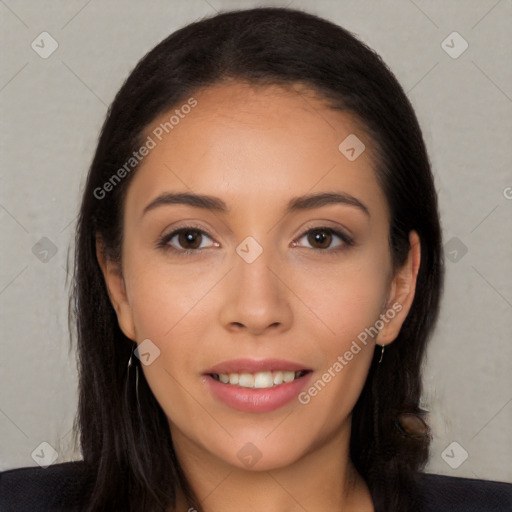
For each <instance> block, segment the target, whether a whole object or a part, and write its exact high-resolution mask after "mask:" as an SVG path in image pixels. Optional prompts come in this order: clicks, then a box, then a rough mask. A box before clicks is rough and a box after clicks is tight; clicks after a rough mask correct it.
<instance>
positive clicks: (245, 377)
mask: <svg viewBox="0 0 512 512" xmlns="http://www.w3.org/2000/svg"><path fill="white" fill-rule="evenodd" d="M238 385H239V386H242V387H243V388H253V387H254V375H253V374H252V373H241V374H240V377H239V378H238Z"/></svg>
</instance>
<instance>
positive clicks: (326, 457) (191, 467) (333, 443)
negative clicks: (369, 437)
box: [173, 426, 374, 512]
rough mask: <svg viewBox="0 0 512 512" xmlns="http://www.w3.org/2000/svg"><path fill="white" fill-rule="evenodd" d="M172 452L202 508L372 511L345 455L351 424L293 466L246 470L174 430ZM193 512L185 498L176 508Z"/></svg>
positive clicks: (221, 511)
mask: <svg viewBox="0 0 512 512" xmlns="http://www.w3.org/2000/svg"><path fill="white" fill-rule="evenodd" d="M173 439H174V445H175V450H176V454H177V456H178V459H179V461H180V464H181V466H182V468H183V470H184V472H185V475H186V476H187V479H188V481H189V482H190V485H191V487H192V489H193V490H194V492H195V494H196V496H197V498H198V499H199V501H200V503H201V507H202V508H203V511H204V512H234V511H235V510H236V511H239V510H240V509H243V510H244V511H245V512H253V511H254V512H256V511H258V512H259V511H261V510H276V511H279V512H304V511H305V510H307V511H308V512H320V511H321V512H325V510H329V511H333V512H334V511H344V512H348V511H352V510H353V511H355V510H357V511H361V512H373V511H374V508H373V504H372V500H371V497H370V493H369V491H368V488H367V486H366V483H365V482H364V480H363V478H362V477H361V476H360V475H359V473H358V472H357V471H356V469H355V467H354V465H353V464H352V462H351V460H350V457H349V439H350V426H348V428H347V429H345V431H342V432H339V433H336V434H335V435H333V436H332V438H331V439H328V440H326V441H325V442H324V443H323V444H322V445H321V446H315V447H312V448H311V449H310V450H309V451H308V452H307V453H305V454H304V455H303V456H302V457H300V458H298V459H297V460H295V461H294V462H293V463H292V464H289V465H286V466H283V467H276V468H273V469H269V470H267V471H255V470H246V469H241V468H239V467H235V466H233V465H230V464H228V463H226V462H224V461H222V460H220V459H219V458H217V457H215V456H214V455H212V454H211V453H207V452H205V451H204V450H203V449H202V448H201V447H199V446H198V445H197V444H195V443H193V442H192V441H190V440H189V439H187V438H185V437H184V436H182V435H180V434H179V433H176V432H173ZM189 509H190V512H192V511H193V510H194V509H193V508H192V509H191V506H190V504H189V503H186V502H185V500H184V499H183V497H180V499H179V500H178V506H177V508H176V510H177V511H188V510H189Z"/></svg>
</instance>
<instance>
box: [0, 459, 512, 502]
mask: <svg viewBox="0 0 512 512" xmlns="http://www.w3.org/2000/svg"><path fill="white" fill-rule="evenodd" d="M92 483H93V478H92V476H91V474H88V473H87V472H86V471H85V466H84V463H83V462H81V461H78V462H64V463H61V464H54V465H52V466H49V467H48V468H46V469H43V468H40V467H26V468H18V469H11V470H8V471H4V472H2V473H0V511H1V512H63V511H66V512H70V511H80V510H82V509H83V507H84V504H85V503H86V502H87V497H88V496H89V495H90V493H91V490H92ZM420 493H421V501H422V502H423V503H424V504H425V511H426V512H444V511H446V512H448V511H449V512H491V511H492V512H512V484H509V483H502V482H491V481H486V480H473V479H468V478H456V477H450V476H441V475H431V474H424V475H422V478H421V486H420ZM412 512H413V511H412Z"/></svg>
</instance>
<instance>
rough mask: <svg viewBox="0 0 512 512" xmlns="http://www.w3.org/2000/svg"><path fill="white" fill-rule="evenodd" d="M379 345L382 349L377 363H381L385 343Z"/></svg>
mask: <svg viewBox="0 0 512 512" xmlns="http://www.w3.org/2000/svg"><path fill="white" fill-rule="evenodd" d="M381 347H382V350H381V352H380V359H379V364H380V363H382V358H383V357H384V347H385V345H381Z"/></svg>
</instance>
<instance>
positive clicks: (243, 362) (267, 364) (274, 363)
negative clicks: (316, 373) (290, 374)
mask: <svg viewBox="0 0 512 512" xmlns="http://www.w3.org/2000/svg"><path fill="white" fill-rule="evenodd" d="M286 370H290V371H294V372H297V371H300V370H308V371H309V370H310V368H308V367H307V366H305V365H304V364H301V363H296V362H294V361H287V360H285V359H243V358H240V359H231V360H229V361H223V362H222V363H218V364H216V365H215V366H212V367H211V368H210V369H208V370H206V372H205V374H211V373H215V374H219V373H257V372H263V371H271V372H273V371H286Z"/></svg>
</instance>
